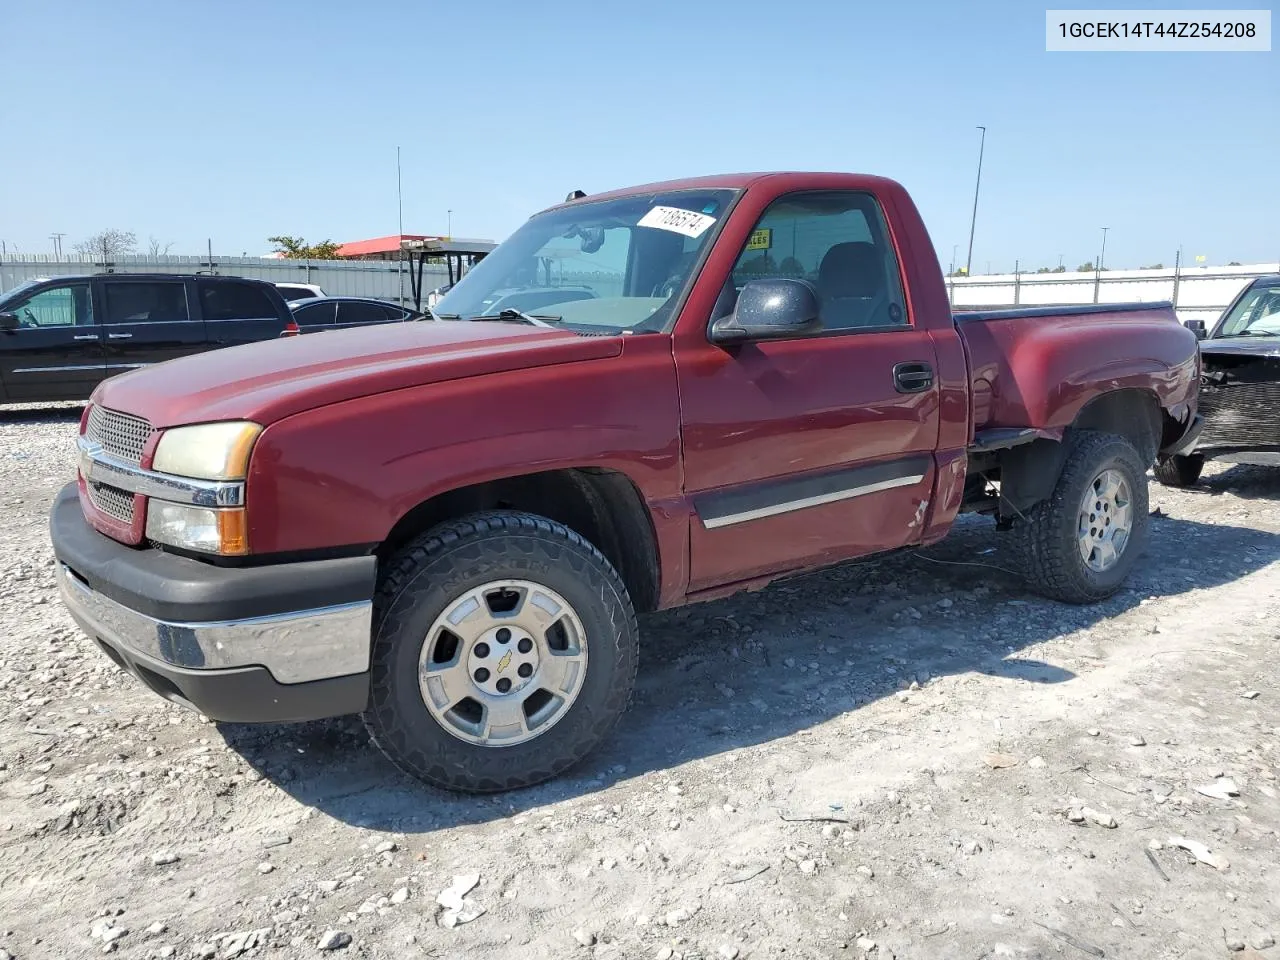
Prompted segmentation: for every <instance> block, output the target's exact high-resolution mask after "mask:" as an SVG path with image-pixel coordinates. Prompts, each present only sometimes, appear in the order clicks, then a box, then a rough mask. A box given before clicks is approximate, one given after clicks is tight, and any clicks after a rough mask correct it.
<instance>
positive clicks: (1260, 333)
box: [1232, 330, 1280, 337]
mask: <svg viewBox="0 0 1280 960" xmlns="http://www.w3.org/2000/svg"><path fill="white" fill-rule="evenodd" d="M1232 336H1235V337H1280V333H1276V332H1275V331H1274V330H1241V331H1240V332H1239V333H1235V334H1232Z"/></svg>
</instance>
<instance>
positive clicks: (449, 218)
mask: <svg viewBox="0 0 1280 960" xmlns="http://www.w3.org/2000/svg"><path fill="white" fill-rule="evenodd" d="M445 216H446V217H447V220H446V221H445V222H446V223H447V224H448V226H446V227H445V230H446V231H447V236H448V238H449V239H450V240H452V239H453V211H452V210H446V211H445Z"/></svg>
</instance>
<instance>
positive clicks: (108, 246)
mask: <svg viewBox="0 0 1280 960" xmlns="http://www.w3.org/2000/svg"><path fill="white" fill-rule="evenodd" d="M137 249H138V237H137V235H136V234H135V233H133V232H132V231H130V230H113V229H107V230H102V231H100V232H98V233H95V234H94V235H93V236H91V237H87V238H85V239H84V240H81V241H80V242H79V243H77V244H76V246H75V251H76V253H78V254H80V255H81V256H82V257H102V259H103V260H110V259H111V258H112V257H121V256H125V255H126V254H130V253H133V252H134V251H135V250H137Z"/></svg>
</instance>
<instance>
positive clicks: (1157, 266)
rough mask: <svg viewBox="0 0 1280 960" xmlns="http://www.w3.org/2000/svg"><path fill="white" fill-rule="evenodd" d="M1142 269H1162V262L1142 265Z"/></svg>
mask: <svg viewBox="0 0 1280 960" xmlns="http://www.w3.org/2000/svg"><path fill="white" fill-rule="evenodd" d="M1142 269H1143V270H1163V269H1164V264H1163V263H1153V264H1151V266H1149V267H1143V268H1142Z"/></svg>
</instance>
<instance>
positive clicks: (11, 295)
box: [0, 280, 44, 307]
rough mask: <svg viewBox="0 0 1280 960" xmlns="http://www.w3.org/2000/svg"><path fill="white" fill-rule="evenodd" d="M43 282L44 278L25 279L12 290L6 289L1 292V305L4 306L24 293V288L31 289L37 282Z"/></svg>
mask: <svg viewBox="0 0 1280 960" xmlns="http://www.w3.org/2000/svg"><path fill="white" fill-rule="evenodd" d="M43 282H44V281H43V280H24V281H22V283H20V284H18V285H17V286H16V287H14V288H13V289H12V290H6V291H5V292H4V293H2V294H0V307H3V306H4V305H5V304H7V303H12V302H13V301H14V300H16V299H17V298H18V297H20V296H21V295H22V292H23V291H24V290H30V289H31V288H32V287H34V286H35V285H36V284H38V283H43Z"/></svg>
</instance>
